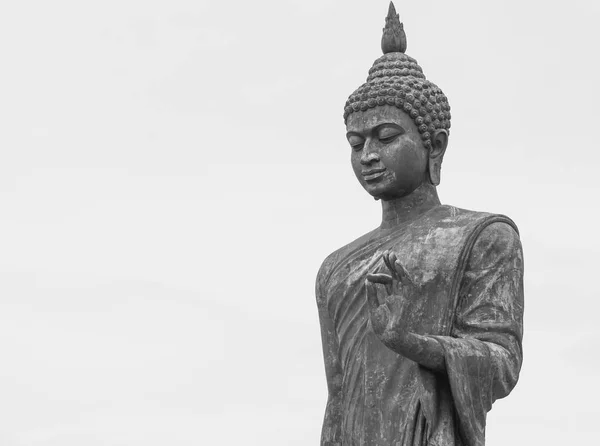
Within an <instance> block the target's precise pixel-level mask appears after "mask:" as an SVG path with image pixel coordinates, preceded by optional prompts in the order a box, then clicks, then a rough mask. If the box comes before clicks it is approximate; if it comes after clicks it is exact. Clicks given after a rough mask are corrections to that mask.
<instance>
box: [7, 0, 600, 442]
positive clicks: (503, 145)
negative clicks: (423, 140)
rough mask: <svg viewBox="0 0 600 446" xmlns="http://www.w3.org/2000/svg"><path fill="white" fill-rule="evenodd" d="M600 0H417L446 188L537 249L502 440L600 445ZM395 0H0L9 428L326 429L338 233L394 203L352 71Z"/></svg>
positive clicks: (308, 437)
mask: <svg viewBox="0 0 600 446" xmlns="http://www.w3.org/2000/svg"><path fill="white" fill-rule="evenodd" d="M599 5H600V3H599V2H597V1H595V0H593V1H577V0H573V1H569V2H566V1H562V2H557V1H554V2H552V1H551V2H548V1H523V0H511V1H503V2H480V1H477V0H471V1H453V2H447V1H442V0H438V1H433V0H429V1H410V2H408V1H402V2H398V3H397V5H396V6H397V9H398V12H399V13H400V17H401V20H403V21H404V23H405V30H406V32H407V36H408V50H407V54H409V55H411V56H413V57H415V58H416V59H417V60H418V61H419V63H420V65H421V66H422V67H423V69H424V72H425V74H426V75H427V77H428V78H429V79H430V80H432V81H433V82H434V83H436V84H438V85H439V86H440V87H441V88H442V89H443V90H444V92H445V93H446V95H447V96H448V98H449V101H450V104H451V106H452V124H453V125H452V131H451V137H450V145H449V149H448V151H447V155H446V160H445V162H444V166H443V175H442V184H441V186H440V188H439V189H440V196H441V199H442V201H443V202H444V203H449V204H453V205H455V206H459V207H464V208H469V209H476V210H482V211H491V212H498V213H504V214H507V215H509V216H510V217H512V218H513V219H514V220H515V221H516V222H517V224H518V225H519V227H520V230H521V236H522V242H523V246H524V252H525V274H526V283H525V286H526V288H525V291H526V319H525V342H524V348H525V362H524V365H523V370H522V374H521V380H520V382H519V384H518V386H517V387H516V389H515V390H514V392H513V393H512V394H511V395H510V396H509V397H508V398H507V399H506V400H501V401H498V402H497V403H496V404H495V406H494V409H493V410H492V412H491V413H490V415H489V417H488V431H487V437H488V444H489V445H490V446H500V445H506V444H511V445H528V444H531V443H532V442H535V444H540V445H542V444H543V445H565V444H596V443H597V441H598V440H597V438H598V435H599V434H600V427H599V424H598V419H599V417H600V405H599V404H598V398H599V397H600V395H599V391H598V389H597V383H598V378H599V377H600V376H599V375H600V374H599V372H598V368H599V366H600V359H599V353H600V330H599V329H598V316H597V314H596V313H597V312H598V309H599V306H598V298H599V297H600V292H599V291H598V277H599V276H600V272H599V271H598V269H599V266H600V265H599V262H598V257H599V255H600V241H599V237H598V226H599V225H598V220H599V216H600V213H599V209H598V202H599V199H598V194H599V193H600V188H599V186H598V185H597V182H596V178H595V177H596V174H597V170H598V163H599V162H600V156H599V154H598V137H597V129H598V120H599V118H600V107H599V103H600V102H599V101H600V97H599V94H598V90H597V85H598V78H600V68H599V64H598V61H597V52H598V49H597V46H598V42H599V41H600V33H599V32H598V31H597V30H596V29H595V28H597V23H598V21H599V19H600V6H599ZM386 12H387V2H386V1H383V0H377V1H376V2H359V1H355V0H354V1H344V2H342V1H332V0H294V1H281V0H280V1H274V0H269V1H267V0H255V1H252V2H242V1H239V0H236V1H229V2H224V1H216V0H215V1H207V0H204V1H203V0H169V1H167V0H163V1H149V0H144V1H141V0H103V1H66V0H54V1H51V2H50V1H25V0H23V1H16V0H4V1H3V2H2V4H1V6H0V56H1V59H0V60H1V62H0V63H1V70H0V151H1V152H0V153H1V156H0V358H1V360H0V445H2V446H29V445H31V446H33V445H35V446H42V445H43V446H82V445H85V446H96V445H107V446H108V445H110V446H117V445H123V446H125V445H127V446H131V445H133V446H136V445H140V446H142V445H143V446H158V445H177V446H186V445H242V444H244V445H261V446H267V445H297V446H306V445H316V444H318V439H319V435H320V428H321V421H322V416H323V412H324V407H325V400H326V387H325V377H324V372H323V365H322V356H321V355H322V353H321V345H320V335H319V327H318V319H317V311H316V305H315V300H314V294H313V287H314V278H315V275H316V272H317V269H318V267H319V265H320V262H321V261H322V260H323V258H324V257H325V256H326V255H327V254H328V253H330V252H331V251H333V250H334V249H336V248H338V247H340V246H341V245H343V244H345V243H347V242H349V241H351V240H352V239H354V238H356V237H357V236H359V235H360V234H362V233H364V232H366V231H368V230H370V229H372V228H373V227H375V226H377V225H378V223H379V218H380V209H379V206H380V205H379V203H377V202H375V201H373V200H372V199H371V198H369V197H368V195H367V194H366V193H365V192H364V191H363V190H362V189H361V188H360V186H359V185H358V183H357V181H356V180H355V178H354V177H353V174H352V171H351V169H350V166H349V156H350V149H349V147H348V145H347V143H346V141H345V137H344V134H345V129H344V125H343V120H342V113H343V106H344V103H345V100H346V98H347V96H348V95H349V94H350V93H351V92H352V91H353V90H354V89H355V88H356V87H358V86H359V85H360V84H361V83H362V82H363V81H364V80H365V78H366V76H367V71H368V69H369V68H370V66H371V64H372V63H373V61H374V60H375V59H376V58H377V57H378V56H379V55H380V49H379V41H380V36H381V28H382V27H383V24H384V17H385V15H386Z"/></svg>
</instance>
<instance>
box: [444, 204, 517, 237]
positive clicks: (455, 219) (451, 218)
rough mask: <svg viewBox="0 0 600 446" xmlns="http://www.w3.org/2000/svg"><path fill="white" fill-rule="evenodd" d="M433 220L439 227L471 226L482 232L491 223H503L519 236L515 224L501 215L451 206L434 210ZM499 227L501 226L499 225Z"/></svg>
mask: <svg viewBox="0 0 600 446" xmlns="http://www.w3.org/2000/svg"><path fill="white" fill-rule="evenodd" d="M434 218H436V219H437V221H438V224H440V225H446V226H449V227H453V226H454V227H459V226H466V227H469V226H471V227H473V228H474V229H475V230H477V229H478V230H484V229H485V228H486V227H487V226H489V225H491V224H493V223H504V224H505V225H507V226H509V227H512V228H513V230H514V232H515V233H516V235H517V236H518V234H519V230H518V228H517V225H516V224H515V222H514V221H512V220H511V219H510V218H509V217H507V216H506V215H503V214H494V213H490V212H480V211H473V210H470V209H463V208H459V207H456V206H451V205H442V206H439V207H438V208H437V209H436V212H435V213H434ZM495 227H498V225H495ZM500 227H503V226H502V225H500Z"/></svg>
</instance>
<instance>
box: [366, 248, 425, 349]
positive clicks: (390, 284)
mask: <svg viewBox="0 0 600 446" xmlns="http://www.w3.org/2000/svg"><path fill="white" fill-rule="evenodd" d="M383 261H384V262H385V265H386V267H387V269H388V271H389V274H386V273H370V274H367V280H366V281H365V288H366V290H367V293H366V294H367V303H368V308H369V317H370V320H371V327H372V328H373V331H374V332H375V334H376V335H377V337H379V339H380V340H381V341H382V342H383V343H384V344H386V345H387V346H388V347H390V348H392V349H394V350H398V349H399V348H400V349H402V345H401V344H403V343H404V341H405V339H406V337H407V335H408V334H409V333H408V331H407V330H406V321H405V320H404V319H403V316H404V313H405V310H406V306H407V304H408V302H410V301H411V300H412V299H415V298H417V297H418V294H419V286H417V285H416V284H415V283H414V281H413V280H412V278H411V277H410V275H409V274H408V272H407V271H406V269H405V268H404V267H403V266H402V264H401V263H400V261H399V260H398V258H397V257H396V254H395V253H393V252H391V251H385V252H384V253H383ZM377 284H381V285H383V286H385V289H386V294H387V297H386V298H385V299H384V300H383V302H380V301H379V298H378V297H377ZM399 344H400V345H399Z"/></svg>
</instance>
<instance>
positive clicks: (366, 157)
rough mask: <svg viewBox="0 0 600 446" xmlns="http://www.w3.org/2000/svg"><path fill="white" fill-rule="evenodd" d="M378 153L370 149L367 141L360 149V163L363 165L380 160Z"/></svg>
mask: <svg viewBox="0 0 600 446" xmlns="http://www.w3.org/2000/svg"><path fill="white" fill-rule="evenodd" d="M380 159H381V158H379V154H378V153H377V152H376V151H374V150H371V149H370V144H369V143H368V142H367V143H365V146H364V148H363V151H362V156H361V157H360V163H361V164H363V165H367V164H371V163H374V162H376V161H380Z"/></svg>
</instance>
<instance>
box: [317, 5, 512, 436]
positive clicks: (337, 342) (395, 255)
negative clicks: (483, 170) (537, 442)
mask: <svg viewBox="0 0 600 446" xmlns="http://www.w3.org/2000/svg"><path fill="white" fill-rule="evenodd" d="M394 27H395V28H394ZM382 49H383V50H384V52H385V54H384V56H383V57H381V58H380V59H378V60H377V61H376V62H375V64H374V66H373V68H372V69H371V71H370V72H369V78H368V79H367V82H366V83H365V84H363V85H362V86H361V87H359V88H358V89H357V90H356V91H355V92H354V93H353V94H352V95H351V96H350V98H349V99H348V102H347V103H346V107H345V113H344V119H345V120H346V127H347V131H348V133H347V138H348V141H349V143H350V146H351V150H352V157H351V162H352V167H353V169H354V172H355V174H356V177H357V178H358V180H359V182H360V183H361V185H362V186H363V187H364V188H365V190H366V191H367V192H368V193H369V194H371V195H372V196H373V197H375V198H376V199H378V200H381V204H382V209H383V215H382V222H381V225H380V226H379V227H378V228H376V229H374V230H373V231H371V232H369V233H367V234H365V235H363V236H362V237H359V238H358V239H356V240H355V241H353V242H351V243H349V244H348V245H346V246H344V247H342V248H340V249H338V250H337V251H335V252H334V253H333V254H331V255H330V256H328V257H327V259H325V261H324V262H323V265H322V266H321V269H320V270H319V274H318V276H317V284H316V294H317V304H318V309H319V318H320V322H321V332H322V339H323V352H324V357H325V370H326V376H327V383H328V389H329V399H328V402H327V407H326V412H325V420H324V424H323V430H322V439H321V444H322V445H344V446H353V445H381V446H383V445H394V446H398V445H401V446H417V445H419V446H422V445H429V446H434V445H435V446H438V445H439V446H442V445H444V446H448V445H461V446H476V445H477V446H478V445H483V444H484V442H485V420H486V414H487V412H488V411H489V410H490V409H491V406H492V403H493V402H494V401H495V400H496V399H498V398H503V397H505V396H506V395H508V394H509V393H510V391H511V390H512V388H513V387H514V386H515V384H516V382H517V379H518V374H519V370H520V367H521V361H522V348H521V339H522V323H523V260H522V250H521V244H520V241H519V236H518V232H517V228H516V226H515V224H514V223H513V222H512V221H511V220H510V219H509V218H508V217H505V216H502V215H495V214H488V213H481V212H474V211H468V210H464V209H458V208H455V207H453V206H448V205H442V204H441V203H440V201H439V199H438V195H437V190H436V186H437V185H438V184H439V183H440V171H441V163H442V160H443V157H444V154H445V151H446V147H447V145H448V137H449V129H450V106H449V104H448V100H447V98H446V97H445V95H444V94H443V93H442V91H441V90H440V89H439V88H438V87H437V86H435V85H434V84H432V83H431V82H429V81H428V80H426V79H425V76H424V75H423V72H422V70H421V68H420V67H419V66H418V65H417V63H416V61H415V60H414V59H412V58H410V57H408V56H406V55H405V54H404V53H403V51H405V49H406V37H405V35H404V31H403V30H402V29H401V24H400V22H399V20H398V19H397V16H396V15H395V10H394V9H393V5H391V6H390V12H389V15H388V18H387V20H386V28H384V38H383V40H382Z"/></svg>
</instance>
